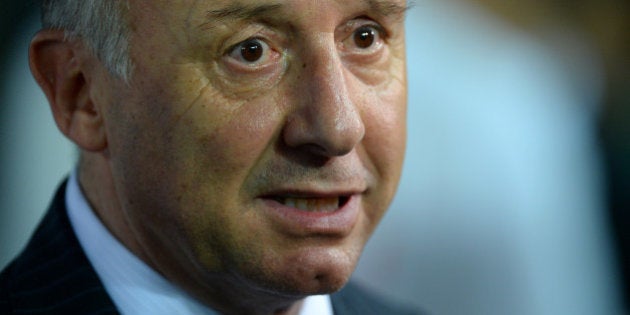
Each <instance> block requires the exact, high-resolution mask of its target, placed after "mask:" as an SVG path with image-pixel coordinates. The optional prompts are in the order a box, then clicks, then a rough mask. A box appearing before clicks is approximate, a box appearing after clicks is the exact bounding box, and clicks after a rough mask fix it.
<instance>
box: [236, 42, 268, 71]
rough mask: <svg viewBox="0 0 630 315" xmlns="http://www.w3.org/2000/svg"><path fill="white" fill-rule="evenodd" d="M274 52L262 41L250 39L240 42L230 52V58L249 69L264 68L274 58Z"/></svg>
mask: <svg viewBox="0 0 630 315" xmlns="http://www.w3.org/2000/svg"><path fill="white" fill-rule="evenodd" d="M274 53H276V54H277V52H274V51H273V50H272V49H271V48H270V47H269V45H268V44H267V43H266V42H265V41H264V40H262V39H259V38H250V39H247V40H245V41H243V42H240V43H238V44H236V45H234V46H232V48H231V49H230V50H229V52H228V56H229V57H230V58H231V59H232V60H233V61H237V62H238V63H241V64H243V65H246V66H248V67H258V66H263V65H264V64H266V63H267V62H269V61H270V60H271V59H273V58H274Z"/></svg>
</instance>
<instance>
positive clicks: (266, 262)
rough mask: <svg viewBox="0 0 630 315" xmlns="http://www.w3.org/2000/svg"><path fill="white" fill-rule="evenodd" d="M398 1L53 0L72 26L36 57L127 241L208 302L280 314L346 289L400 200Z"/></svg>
mask: <svg viewBox="0 0 630 315" xmlns="http://www.w3.org/2000/svg"><path fill="white" fill-rule="evenodd" d="M92 3H99V4H92ZM57 6H58V7H59V8H57ZM404 6H405V3H404V1H402V0H354V1H340V0H326V1H307V0H304V1H302V0H299V1H284V0H269V1H267V0H264V1H254V0H240V1H235V0H221V1H192V0H190V1H186V0H181V1H162V0H159V1H156V0H151V1H149V0H129V1H122V0H121V1H100V2H98V1H94V2H92V1H70V0H67V1H48V2H47V4H46V5H45V8H47V9H48V10H50V11H51V12H53V11H55V12H59V13H55V14H56V16H64V17H68V19H70V21H67V22H63V23H61V22H54V21H51V20H53V18H50V20H48V21H49V22H45V23H47V24H45V29H44V30H42V31H41V32H39V33H38V34H37V35H36V36H35V38H34V40H33V42H32V44H31V49H30V60H31V68H32V71H33V73H34V76H35V78H36V79H37V81H38V82H39V84H40V85H41V86H42V89H43V90H44V92H45V94H46V95H47V97H48V100H49V102H50V104H51V108H52V111H53V114H54V116H55V120H56V122H57V124H58V126H59V128H60V130H61V131H62V132H63V133H64V134H66V135H67V136H68V137H69V138H70V139H71V140H72V141H74V142H75V143H76V144H77V145H78V147H79V148H80V149H81V151H82V157H81V166H80V183H81V185H82V187H83V190H84V192H85V194H86V195H87V197H88V200H89V201H90V203H91V204H92V206H93V208H94V210H95V212H96V213H97V214H98V216H99V217H100V218H101V220H102V221H103V222H104V223H105V225H106V226H107V227H108V228H109V229H110V231H111V232H112V233H113V234H114V235H115V236H116V237H117V238H118V239H119V240H120V241H121V242H122V243H123V244H125V245H126V246H127V247H128V248H130V249H131V250H132V251H133V252H134V253H135V254H136V255H138V256H139V257H140V258H141V259H143V260H144V261H145V262H146V263H147V264H149V265H150V266H152V267H153V268H154V269H156V270H157V271H158V272H160V273H161V274H163V275H164V276H165V277H166V278H168V279H170V280H171V281H173V282H175V283H176V284H178V285H179V286H181V287H183V288H184V289H186V290H188V291H189V292H190V293H192V294H193V295H195V296H196V297H198V298H200V299H201V300H203V301H204V302H206V303H208V304H209V305H211V306H212V307H215V308H217V309H219V310H223V311H225V312H238V311H239V309H240V311H243V310H249V311H251V310H252V309H253V308H260V305H269V309H268V310H274V309H278V308H282V307H290V306H291V305H292V303H293V302H295V301H298V300H300V299H301V298H303V297H304V296H306V295H312V294H320V293H328V292H334V291H336V290H338V289H340V288H341V287H342V286H343V285H344V284H345V282H346V281H347V280H348V278H349V277H350V275H351V273H352V271H353V270H354V267H355V266H356V263H357V261H358V259H359V256H360V254H361V251H362V249H363V247H364V245H365V243H366V241H367V240H368V238H369V236H370V235H371V234H372V232H373V230H374V228H375V227H376V225H377V224H378V222H379V221H380V219H381V217H382V216H383V214H384V213H385V211H386V209H387V207H388V205H389V203H390V202H391V199H392V198H393V195H394V192H395V190H396V186H397V183H398V180H399V177H400V172H401V166H402V159H403V155H404V146H405V113H406V75H405V56H404V30H403V17H404V12H403V11H404ZM83 10H85V11H83ZM68 12H72V14H70V13H68ZM87 12H89V13H87ZM55 14H52V13H51V14H50V16H55ZM44 20H45V21H47V18H46V15H45V18H44ZM104 20H107V21H105V22H104V23H102V24H99V23H90V22H91V21H104ZM82 21H84V22H82ZM95 25H100V26H99V27H97V29H93V27H94V26H95ZM248 303H251V304H249V305H248Z"/></svg>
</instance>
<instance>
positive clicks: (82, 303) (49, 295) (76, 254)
mask: <svg viewBox="0 0 630 315" xmlns="http://www.w3.org/2000/svg"><path fill="white" fill-rule="evenodd" d="M65 186H66V185H65V184H63V185H62V186H61V187H60V188H59V190H58V191H57V194H56V196H55V198H54V200H53V202H52V205H51V207H50V209H49V210H48V213H47V214H46V216H45V217H44V219H43V220H42V222H41V223H40V225H39V226H38V228H37V230H36V231H35V234H34V235H33V237H32V238H31V240H30V241H29V243H28V245H27V246H26V248H25V249H24V251H23V252H22V253H21V254H20V255H19V256H18V257H17V258H16V259H15V260H14V261H13V262H12V263H11V264H10V265H9V266H8V267H7V268H5V270H4V271H3V272H2V273H1V274H0V314H64V315H66V314H93V315H96V314H118V311H117V309H116V306H115V305H114V303H113V302H112V300H111V299H110V297H109V295H108V294H107V292H106V291H105V288H104V287H103V285H102V283H101V281H100V280H99V278H98V276H97V274H96V272H95V271H94V269H93V268H92V265H91V264H90V263H89V261H88V259H87V257H86V256H85V254H84V253H83V250H82V249H81V245H80V244H79V241H78V239H77V238H76V236H75V234H74V231H73V230H72V227H71V225H70V221H69V220H68V216H67V213H66V206H65ZM331 299H332V304H333V309H334V311H335V315H350V314H361V315H363V314H379V315H380V314H417V313H415V312H413V311H410V310H407V309H404V308H402V307H399V306H396V305H394V304H391V303H388V302H385V301H384V300H383V299H382V298H380V297H377V296H375V295H373V294H371V293H369V292H367V291H365V290H364V289H362V288H360V287H359V286H357V285H355V284H348V285H347V286H346V287H345V288H344V289H343V290H341V291H340V292H338V293H335V294H333V295H332V297H331Z"/></svg>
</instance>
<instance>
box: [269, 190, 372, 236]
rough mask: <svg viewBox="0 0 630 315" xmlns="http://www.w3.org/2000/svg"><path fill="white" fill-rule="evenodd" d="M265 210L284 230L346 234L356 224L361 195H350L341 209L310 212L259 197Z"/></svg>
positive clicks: (300, 233) (295, 233) (295, 232)
mask: <svg viewBox="0 0 630 315" xmlns="http://www.w3.org/2000/svg"><path fill="white" fill-rule="evenodd" d="M259 200H261V201H262V202H263V205H264V210H263V211H264V212H265V213H266V214H267V215H268V217H269V218H270V219H271V220H272V222H273V224H274V226H275V227H277V228H279V229H280V230H281V231H282V232H285V233H288V234H291V235H296V236H309V235H331V236H345V235H347V234H349V233H350V232H351V231H352V229H353V227H354V225H355V224H356V222H357V220H358V218H359V213H360V210H361V202H360V201H361V196H360V195H353V196H350V197H349V199H348V201H347V202H346V203H345V204H344V205H343V206H342V207H341V208H339V209H337V210H335V211H332V212H310V211H305V210H300V209H297V208H293V207H289V206H286V205H284V204H282V203H280V202H278V201H276V200H273V199H266V198H265V199H259Z"/></svg>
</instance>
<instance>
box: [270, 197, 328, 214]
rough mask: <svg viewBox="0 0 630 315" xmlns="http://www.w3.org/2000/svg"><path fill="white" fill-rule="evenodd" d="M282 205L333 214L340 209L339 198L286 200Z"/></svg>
mask: <svg viewBox="0 0 630 315" xmlns="http://www.w3.org/2000/svg"><path fill="white" fill-rule="evenodd" d="M281 202H282V204H284V205H285V206H287V207H292V208H297V209H300V210H304V211H312V212H333V211H335V210H337V209H338V208H339V197H335V198H284V199H283V200H281Z"/></svg>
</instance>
